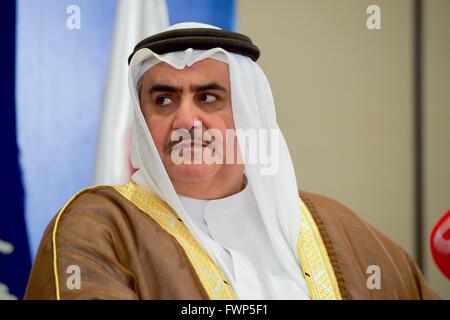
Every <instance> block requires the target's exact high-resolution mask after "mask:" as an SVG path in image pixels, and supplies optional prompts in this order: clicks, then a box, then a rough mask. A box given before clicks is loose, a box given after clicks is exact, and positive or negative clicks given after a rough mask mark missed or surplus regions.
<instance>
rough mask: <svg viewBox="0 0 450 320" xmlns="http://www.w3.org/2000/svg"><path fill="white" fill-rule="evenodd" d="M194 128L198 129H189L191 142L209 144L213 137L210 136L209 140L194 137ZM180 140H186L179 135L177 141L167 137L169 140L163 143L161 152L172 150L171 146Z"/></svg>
mask: <svg viewBox="0 0 450 320" xmlns="http://www.w3.org/2000/svg"><path fill="white" fill-rule="evenodd" d="M194 130H198V129H194V128H192V129H191V130H189V136H190V138H191V139H190V141H191V144H197V143H199V144H200V143H201V144H202V146H204V147H207V146H208V145H209V144H211V143H212V142H213V141H214V140H215V137H211V140H203V139H194ZM170 136H172V133H171V134H170ZM201 136H203V135H201ZM181 142H187V139H186V137H184V136H180V137H178V141H177V140H175V141H173V140H171V138H169V140H168V141H167V142H166V143H165V144H164V147H163V152H164V153H170V152H171V151H172V149H173V147H175V146H176V145H177V144H179V143H181Z"/></svg>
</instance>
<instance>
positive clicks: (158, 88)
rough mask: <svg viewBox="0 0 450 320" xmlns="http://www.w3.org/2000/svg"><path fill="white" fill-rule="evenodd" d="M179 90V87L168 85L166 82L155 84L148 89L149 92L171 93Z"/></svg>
mask: <svg viewBox="0 0 450 320" xmlns="http://www.w3.org/2000/svg"><path fill="white" fill-rule="evenodd" d="M180 91H182V89H181V88H179V87H175V86H171V85H168V84H155V85H154V86H152V87H151V88H150V90H149V92H150V94H152V93H155V92H173V93H177V92H180Z"/></svg>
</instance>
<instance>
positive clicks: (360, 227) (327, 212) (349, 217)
mask: <svg viewBox="0 0 450 320" xmlns="http://www.w3.org/2000/svg"><path fill="white" fill-rule="evenodd" d="M300 197H301V198H302V200H303V202H304V203H305V205H306V206H307V207H308V209H309V210H310V212H311V215H312V216H313V218H314V220H315V221H316V223H321V224H324V225H325V226H326V228H327V230H326V231H329V232H333V230H334V228H333V227H332V226H335V227H338V228H336V229H338V230H340V231H341V232H345V234H346V235H347V236H349V237H352V238H353V237H355V238H357V239H358V238H359V239H361V237H369V238H372V239H374V240H375V239H376V240H377V241H382V242H386V243H389V246H392V247H393V248H395V249H401V247H400V246H398V245H397V244H396V243H394V242H393V241H392V240H391V239H389V238H388V237H387V236H386V235H384V234H383V233H382V232H381V231H379V230H378V229H376V228H375V227H373V226H372V225H371V224H370V223H368V222H367V221H366V220H365V219H363V218H362V217H361V216H359V215H358V214H357V213H355V212H354V211H353V210H352V209H350V208H349V207H348V206H346V205H345V204H343V203H342V202H340V201H338V200H336V199H333V198H331V197H328V196H324V195H321V194H317V193H312V192H306V191H300ZM334 232H336V231H334Z"/></svg>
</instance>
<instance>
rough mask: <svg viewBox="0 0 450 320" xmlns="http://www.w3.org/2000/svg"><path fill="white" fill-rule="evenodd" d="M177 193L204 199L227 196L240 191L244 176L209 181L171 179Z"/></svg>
mask: <svg viewBox="0 0 450 320" xmlns="http://www.w3.org/2000/svg"><path fill="white" fill-rule="evenodd" d="M172 183H173V185H174V187H175V191H176V192H177V194H179V195H182V196H186V197H190V198H195V199H204V200H213V199H221V198H225V197H229V196H231V195H233V194H236V193H238V192H240V191H242V190H243V189H244V187H245V176H244V175H242V176H237V177H235V178H230V177H228V178H227V179H223V180H222V179H213V180H211V181H195V182H179V181H172Z"/></svg>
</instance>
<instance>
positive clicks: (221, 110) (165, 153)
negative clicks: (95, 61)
mask: <svg viewBox="0 0 450 320" xmlns="http://www.w3.org/2000/svg"><path fill="white" fill-rule="evenodd" d="M139 96H140V104H141V110H142V113H143V115H144V118H145V121H146V123H147V126H148V128H149V130H150V133H151V135H152V137H153V140H154V142H155V144H156V148H157V149H158V153H159V155H160V157H161V160H162V162H163V164H164V167H165V168H166V171H167V173H168V175H169V177H170V179H171V181H172V183H173V184H174V187H175V190H176V191H179V190H177V186H180V185H184V186H186V185H187V184H189V183H199V182H201V183H205V184H206V185H210V186H211V187H212V186H214V184H217V182H218V181H220V180H223V179H226V178H227V177H230V175H231V176H233V175H234V177H236V175H240V176H241V177H242V176H243V170H244V168H243V165H242V164H226V163H225V160H224V159H225V158H226V152H227V151H226V148H223V149H222V150H220V153H221V155H220V156H221V159H223V161H222V162H221V163H213V164H208V163H205V162H204V161H203V160H202V161H201V163H181V164H180V163H176V161H175V162H174V159H173V155H174V154H175V152H178V154H179V153H180V149H179V146H180V145H181V144H178V145H177V143H176V142H175V143H174V142H173V140H174V139H173V137H172V133H173V132H174V131H175V130H180V129H184V132H188V131H191V130H192V129H193V127H194V123H195V125H196V126H197V127H198V125H199V124H200V127H201V128H202V131H201V132H202V135H203V133H204V132H205V130H210V129H216V130H217V131H216V132H219V133H221V135H222V137H223V143H224V144H225V143H226V142H227V141H226V130H227V129H234V121H233V112H232V108H231V89H230V76H229V70H228V65H227V64H225V63H223V62H220V61H217V60H214V59H205V60H202V61H200V62H197V63H195V64H194V65H192V66H191V67H186V68H184V69H182V70H179V69H175V68H173V67H172V66H170V65H169V64H167V63H159V64H157V65H156V66H154V67H152V68H151V69H150V70H148V71H147V72H146V73H145V74H144V76H143V79H142V85H141V88H140V92H139ZM191 132H192V131H191ZM192 139H194V136H193V135H192ZM233 139H234V146H235V147H234V148H233V151H234V152H236V149H237V142H236V140H235V138H233ZM176 140H177V141H178V139H176ZM206 140H208V138H206ZM204 142H205V143H203V145H202V144H195V145H192V146H191V144H190V142H189V143H188V145H189V147H188V149H187V150H189V153H191V155H190V156H192V159H194V152H198V153H199V152H202V153H203V151H205V148H208V146H207V145H208V143H209V142H210V141H204ZM184 146H186V145H184ZM183 150H186V148H185V147H183ZM210 150H211V149H208V150H206V151H210ZM183 152H185V151H181V153H183ZM213 154H214V152H213Z"/></svg>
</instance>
